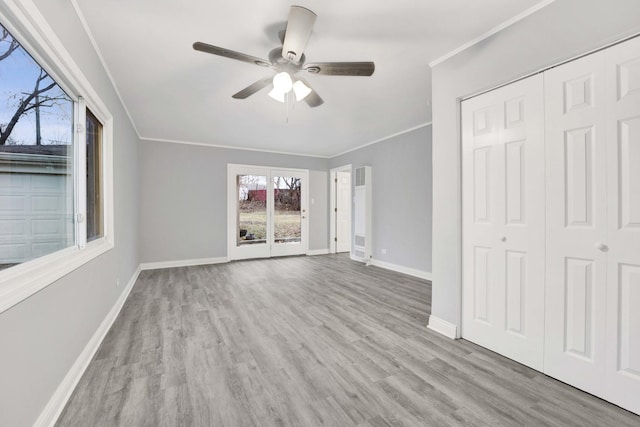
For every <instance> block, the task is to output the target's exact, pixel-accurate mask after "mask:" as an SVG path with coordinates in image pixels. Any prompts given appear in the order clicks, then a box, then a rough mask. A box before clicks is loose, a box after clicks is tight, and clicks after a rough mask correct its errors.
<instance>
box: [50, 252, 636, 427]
mask: <svg viewBox="0 0 640 427" xmlns="http://www.w3.org/2000/svg"><path fill="white" fill-rule="evenodd" d="M430 302H431V285H430V284H429V282H426V281H423V280H418V279H415V278H411V277H409V276H405V275H402V274H397V273H393V272H389V271H386V270H382V269H379V268H376V267H365V266H363V265H362V264H359V263H355V262H353V261H351V260H349V258H348V257H346V256H344V255H328V256H316V257H290V258H278V259H270V260H251V261H242V262H232V263H229V264H220V265H211V266H199V267H184V268H172V269H163V270H155V271H145V272H143V273H142V274H141V275H140V277H139V279H138V282H137V283H136V285H135V286H134V288H133V290H132V292H131V295H130V297H129V299H128V300H127V302H126V303H125V306H124V307H123V310H122V312H121V314H120V316H119V317H118V319H117V320H116V322H115V323H114V325H113V327H112V329H111V330H110V331H109V333H108V335H107V336H106V338H105V340H104V342H103V343H102V346H101V347H100V349H99V350H98V352H97V354H96V356H95V358H94V360H93V361H92V362H91V364H90V365H89V367H88V369H87V371H86V372H85V374H84V376H83V378H82V379H81V381H80V383H79V384H78V386H77V388H76V390H75V391H74V393H73V395H72V397H71V399H70V401H69V402H68V404H67V406H66V408H65V409H64V411H63V413H62V414H61V416H60V419H59V420H58V423H57V425H58V426H363V427H364V426H368V427H381V426H448V425H452V426H458V425H464V426H476V425H477V426H481V425H487V426H499V425H504V426H512V425H532V426H547V425H549V426H570V425H576V426H639V425H640V417H638V416H636V415H633V414H631V413H629V412H627V411H625V410H623V409H620V408H618V407H616V406H613V405H611V404H608V403H606V402H604V401H602V400H600V399H598V398H595V397H593V396H591V395H589V394H586V393H583V392H581V391H579V390H576V389H574V388H572V387H569V386H567V385H565V384H563V383H561V382H558V381H555V380H553V379H551V378H549V377H546V376H545V375H543V374H540V373H538V372H536V371H534V370H531V369H529V368H527V367H524V366H522V365H520V364H518V363H515V362H513V361H511V360H509V359H506V358H504V357H501V356H499V355H496V354H495V353H492V352H490V351H488V350H485V349H483V348H481V347H478V346H476V345H474V344H472V343H470V342H467V341H464V340H458V341H452V340H449V339H447V338H444V337H441V336H440V335H438V334H436V333H433V332H431V331H430V330H428V329H427V328H426V327H425V325H426V324H427V319H428V315H429V312H430V308H431V307H430Z"/></svg>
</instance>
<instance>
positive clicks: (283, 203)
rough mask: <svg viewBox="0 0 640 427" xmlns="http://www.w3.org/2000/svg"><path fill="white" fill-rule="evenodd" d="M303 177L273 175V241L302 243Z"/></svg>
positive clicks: (275, 242) (278, 242)
mask: <svg viewBox="0 0 640 427" xmlns="http://www.w3.org/2000/svg"><path fill="white" fill-rule="evenodd" d="M301 184H302V183H301V179H300V178H298V177H294V176H274V177H273V243H274V244H287V243H300V238H301V235H302V209H301Z"/></svg>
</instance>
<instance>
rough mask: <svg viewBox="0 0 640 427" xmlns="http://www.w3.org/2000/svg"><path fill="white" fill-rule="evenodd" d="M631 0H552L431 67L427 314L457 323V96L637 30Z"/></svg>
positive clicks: (636, 4)
mask: <svg viewBox="0 0 640 427" xmlns="http://www.w3.org/2000/svg"><path fill="white" fill-rule="evenodd" d="M639 17H640V1H638V0H608V1H602V0H556V1H555V2H553V3H551V4H550V5H549V6H546V7H545V8H543V9H541V10H540V11H538V12H536V13H535V14H533V15H531V16H529V17H527V18H525V19H524V20H522V21H520V22H518V23H516V24H514V25H513V26H511V27H508V28H506V29H505V30H503V31H501V32H500V33H498V34H496V35H494V36H492V37H490V38H488V39H486V40H484V41H482V42H481V43H478V44H476V45H475V46H472V47H471V48H469V49H467V50H465V51H463V52H461V53H460V54H458V55H456V56H454V57H452V58H451V59H449V60H447V61H445V62H443V63H441V64H439V65H437V66H435V67H434V69H433V71H432V78H433V81H432V83H433V84H432V86H433V158H434V159H435V161H434V164H433V196H434V199H433V204H434V209H433V297H432V298H433V300H432V304H433V306H432V313H433V315H435V316H436V317H438V318H440V319H443V320H445V321H448V322H451V323H454V324H459V318H460V314H459V313H460V304H461V302H460V301H461V255H460V254H461V215H460V201H461V196H460V135H459V101H458V99H459V98H460V97H463V96H466V95H469V94H473V93H476V92H478V91H480V90H483V89H487V88H490V87H492V86H495V85H497V84H500V83H503V82H507V81H509V80H512V79H514V78H518V77H520V76H523V75H525V74H528V73H530V72H533V71H537V70H539V69H541V68H544V67H547V66H549V65H552V64H555V63H557V62H559V61H562V60H565V59H568V58H571V57H573V56H575V55H577V54H581V53H584V52H587V51H589V50H592V49H595V48H598V47H600V46H602V45H605V44H607V43H610V42H613V41H616V40H618V39H620V38H622V37H623V36H627V35H631V34H635V33H638V32H640V19H639Z"/></svg>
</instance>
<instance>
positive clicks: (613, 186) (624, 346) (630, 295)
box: [606, 39, 640, 413]
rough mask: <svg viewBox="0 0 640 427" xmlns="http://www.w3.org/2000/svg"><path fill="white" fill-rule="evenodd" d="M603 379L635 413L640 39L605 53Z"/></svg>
mask: <svg viewBox="0 0 640 427" xmlns="http://www.w3.org/2000/svg"><path fill="white" fill-rule="evenodd" d="M606 76H607V82H608V84H609V85H608V87H607V102H606V106H607V185H608V191H607V196H608V203H607V206H608V208H609V211H608V215H607V216H608V227H607V242H606V244H607V246H608V252H607V257H608V263H607V367H606V371H607V379H608V387H607V389H608V396H607V398H609V399H610V400H611V401H612V402H615V403H617V404H618V405H620V406H622V407H624V408H627V409H630V410H632V411H634V412H636V413H640V39H634V40H631V41H628V42H625V43H623V44H620V45H618V46H614V47H612V48H610V49H607V51H606Z"/></svg>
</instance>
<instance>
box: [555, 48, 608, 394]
mask: <svg viewBox="0 0 640 427" xmlns="http://www.w3.org/2000/svg"><path fill="white" fill-rule="evenodd" d="M544 83H545V115H546V120H545V126H546V159H547V161H546V166H547V256H546V261H547V262H546V267H547V281H546V297H545V299H546V304H545V313H546V315H545V360H544V372H545V373H546V374H548V375H551V376H553V377H555V378H558V379H560V380H562V381H565V382H567V383H569V384H571V385H574V386H576V387H579V388H582V389H584V390H597V389H601V388H602V387H603V384H605V381H604V378H605V369H604V368H605V345H604V343H605V332H606V327H605V325H606V318H605V316H606V311H605V309H606V304H605V301H606V297H607V295H606V291H607V290H606V286H605V284H606V274H607V271H606V270H607V254H606V247H605V246H604V245H605V244H606V238H607V218H606V216H607V194H606V191H607V188H606V182H607V181H606V179H607V176H606V174H607V172H606V168H607V165H606V156H607V153H606V145H605V140H606V107H605V94H606V90H605V73H604V55H603V53H602V52H600V53H597V54H594V55H590V56H587V57H585V58H582V59H579V60H576V61H573V62H570V63H568V64H565V65H562V66H560V67H557V68H554V69H552V70H549V71H547V72H546V73H545V75H544Z"/></svg>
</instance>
